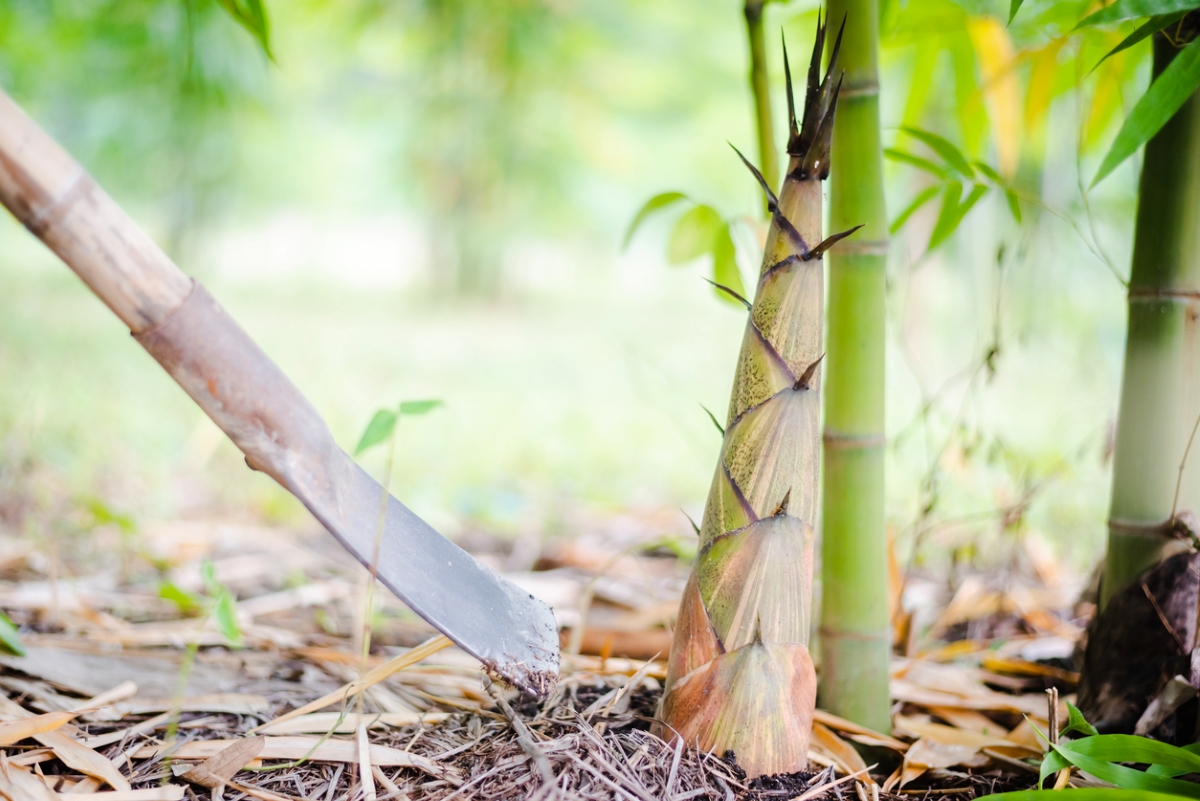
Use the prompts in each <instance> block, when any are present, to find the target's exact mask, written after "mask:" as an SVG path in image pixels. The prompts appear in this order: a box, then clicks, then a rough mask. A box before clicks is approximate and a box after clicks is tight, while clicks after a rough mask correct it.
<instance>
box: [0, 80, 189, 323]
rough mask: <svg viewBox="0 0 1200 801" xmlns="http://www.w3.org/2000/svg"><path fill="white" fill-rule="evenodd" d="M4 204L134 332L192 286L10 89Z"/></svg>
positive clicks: (0, 184)
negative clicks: (25, 110)
mask: <svg viewBox="0 0 1200 801" xmlns="http://www.w3.org/2000/svg"><path fill="white" fill-rule="evenodd" d="M0 203H3V204H4V206H5V207H6V208H7V209H8V210H9V211H11V212H12V213H13V215H14V216H15V217H16V218H17V219H18V220H20V221H21V223H22V224H23V225H24V226H25V227H26V228H28V229H29V231H30V232H31V233H33V235H34V236H36V237H37V238H38V239H41V240H42V241H43V242H45V243H46V246H47V247H49V248H50V249H51V250H53V251H54V252H55V253H57V254H58V256H59V258H61V259H62V260H63V261H64V262H66V264H67V266H68V267H70V268H71V269H72V270H74V271H75V274H76V275H78V276H79V277H80V278H82V279H83V282H84V283H85V284H87V285H88V286H89V287H90V288H91V290H92V291H93V292H95V293H96V295H97V296H99V298H100V299H101V300H103V301H104V302H105V304H107V305H108V307H109V308H110V309H112V310H113V312H114V313H116V315H117V316H118V317H120V318H121V319H122V320H123V321H124V322H125V324H126V325H127V326H129V329H130V330H131V331H132V332H133V333H135V334H137V333H140V332H142V331H146V330H148V329H150V328H153V327H154V326H156V325H157V324H158V323H160V322H162V321H163V320H164V319H166V317H167V316H169V315H170V313H171V312H172V311H174V310H175V309H177V308H178V307H179V306H180V305H181V304H182V303H183V301H184V299H185V298H187V296H188V293H189V292H190V291H191V288H192V281H191V279H190V278H188V277H187V276H186V275H184V274H183V272H181V271H180V269H179V268H178V267H176V266H175V264H174V263H173V262H172V261H171V260H170V259H169V258H168V257H167V254H165V253H163V252H162V250H161V249H160V248H159V247H158V245H156V244H154V242H153V241H152V240H151V239H150V237H149V236H147V235H146V232H145V231H143V230H142V229H141V228H139V227H138V225H137V223H135V222H134V221H133V220H132V219H131V218H130V217H129V215H127V214H126V213H125V212H124V211H122V210H121V207H120V206H118V205H117V204H116V202H115V201H114V200H113V199H112V198H111V197H109V196H108V195H107V194H106V193H105V192H104V190H103V189H101V188H100V187H99V185H97V184H96V182H95V181H94V180H92V177H91V176H90V175H88V174H87V171H85V170H84V169H83V167H81V166H80V165H79V163H78V162H76V161H75V160H74V159H73V158H71V157H70V156H69V155H68V154H67V152H66V151H64V150H63V149H62V148H61V147H59V146H58V144H57V143H56V142H55V141H54V140H53V139H51V138H50V136H49V135H48V134H47V133H46V132H45V131H43V130H42V129H41V128H40V127H39V126H38V124H37V123H36V122H34V121H33V120H31V119H30V118H29V116H28V115H26V114H25V112H24V111H22V110H21V107H20V106H18V105H17V104H16V103H15V102H13V100H12V98H10V97H9V96H8V95H7V94H5V93H4V91H3V90H0Z"/></svg>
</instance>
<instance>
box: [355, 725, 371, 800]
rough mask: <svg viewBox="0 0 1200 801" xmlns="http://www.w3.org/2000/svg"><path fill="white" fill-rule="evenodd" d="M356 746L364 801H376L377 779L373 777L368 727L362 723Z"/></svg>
mask: <svg viewBox="0 0 1200 801" xmlns="http://www.w3.org/2000/svg"><path fill="white" fill-rule="evenodd" d="M354 744H355V745H357V746H358V781H359V783H360V784H362V788H363V790H362V795H363V801H375V777H374V776H372V775H371V768H372V767H373V766H372V765H371V743H370V741H369V740H367V725H366V724H365V723H363V722H361V721H359V724H358V729H357V732H356V735H355V738H354Z"/></svg>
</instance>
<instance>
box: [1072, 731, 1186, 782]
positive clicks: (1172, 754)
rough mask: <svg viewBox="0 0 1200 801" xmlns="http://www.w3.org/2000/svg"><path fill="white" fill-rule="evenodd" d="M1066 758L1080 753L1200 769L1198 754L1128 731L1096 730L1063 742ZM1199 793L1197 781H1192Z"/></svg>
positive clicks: (1108, 759) (1113, 759) (1177, 767)
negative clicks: (1079, 737) (1080, 737)
mask: <svg viewBox="0 0 1200 801" xmlns="http://www.w3.org/2000/svg"><path fill="white" fill-rule="evenodd" d="M1063 745H1064V747H1065V748H1066V749H1067V750H1068V753H1067V754H1066V756H1067V758H1068V759H1070V758H1071V757H1072V755H1073V754H1083V755H1084V756H1087V757H1092V758H1094V759H1103V760H1105V761H1107V762H1139V763H1142V764H1146V765H1158V766H1161V767H1164V768H1170V769H1172V770H1181V771H1183V772H1184V773H1200V755H1198V754H1195V753H1192V752H1191V751H1186V750H1184V749H1182V748H1179V747H1178V746H1174V745H1170V744H1168V743H1162V742H1159V741H1158V740H1151V739H1150V738H1148V737H1136V736H1134V735H1132V734H1098V735H1095V736H1092V737H1084V738H1082V739H1080V740H1072V741H1071V742H1069V743H1065V744H1063ZM1193 786H1194V787H1195V788H1196V791H1197V793H1200V785H1193Z"/></svg>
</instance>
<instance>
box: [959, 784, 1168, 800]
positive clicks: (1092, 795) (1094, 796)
mask: <svg viewBox="0 0 1200 801" xmlns="http://www.w3.org/2000/svg"><path fill="white" fill-rule="evenodd" d="M1063 793H1068V794H1069V795H1067V796H1064V795H1063ZM984 799H987V801H1179V796H1177V795H1169V794H1167V793H1154V792H1149V791H1146V790H1120V789H1112V788H1109V787H1081V788H1078V789H1076V788H1072V789H1070V790H1017V791H1015V792H1011V793H994V794H992V795H985V796H980V801H984Z"/></svg>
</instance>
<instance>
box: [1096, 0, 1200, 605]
mask: <svg viewBox="0 0 1200 801" xmlns="http://www.w3.org/2000/svg"><path fill="white" fill-rule="evenodd" d="M1192 16H1193V17H1194V16H1196V15H1194V14H1193V15H1192ZM1177 52H1178V48H1177V46H1176V45H1172V44H1171V43H1170V42H1168V41H1167V39H1166V38H1165V37H1164V36H1163V35H1162V34H1155V35H1154V68H1153V73H1154V76H1155V77H1157V76H1158V75H1159V74H1161V73H1162V71H1163V70H1164V69H1166V67H1167V65H1168V64H1169V63H1170V62H1171V60H1172V59H1173V58H1174V57H1175V54H1176V53H1177ZM1198 413H1200V93H1198V94H1194V95H1193V96H1192V97H1191V98H1190V99H1189V100H1188V101H1187V102H1186V103H1184V105H1183V107H1182V108H1180V109H1179V111H1177V112H1176V113H1175V116H1174V117H1172V118H1171V120H1170V122H1168V123H1167V124H1166V125H1165V126H1163V128H1162V130H1160V131H1159V132H1158V134H1156V135H1155V136H1154V138H1153V139H1151V140H1150V141H1149V142H1148V143H1147V144H1146V155H1145V161H1144V163H1143V166H1142V175H1141V183H1140V185H1139V189H1138V213H1137V222H1136V227H1135V229H1134V245H1133V269H1132V272H1131V274H1130V279H1129V331H1128V334H1127V338H1126V343H1125V370H1124V377H1123V379H1122V385H1121V406H1120V412H1119V416H1118V418H1117V435H1116V450H1115V453H1114V457H1113V492H1112V506H1111V508H1110V511H1109V533H1108V553H1107V556H1106V557H1105V562H1104V577H1103V581H1102V584H1101V605H1102V606H1103V605H1104V604H1106V603H1107V602H1108V600H1109V599H1111V598H1112V597H1113V595H1114V594H1116V593H1117V592H1118V591H1119V590H1120V589H1121V588H1122V587H1123V586H1124V585H1126V584H1127V583H1128V582H1130V581H1131V580H1133V579H1134V578H1136V577H1137V576H1139V575H1140V574H1141V573H1142V572H1143V571H1145V570H1146V569H1147V568H1149V567H1151V566H1153V565H1154V564H1155V563H1156V562H1158V561H1159V560H1160V559H1161V558H1162V557H1163V555H1164V552H1165V551H1166V550H1169V549H1170V548H1171V544H1172V542H1173V540H1172V539H1171V535H1172V532H1173V531H1174V530H1175V529H1176V518H1177V517H1178V516H1179V515H1180V514H1181V513H1184V512H1192V513H1194V512H1196V511H1197V508H1198V507H1197V502H1198V501H1200V466H1197V464H1196V463H1197V459H1198V458H1200V456H1198V454H1196V453H1195V452H1194V450H1193V452H1192V453H1191V454H1190V456H1189V459H1188V463H1189V465H1188V467H1187V469H1186V470H1185V471H1184V473H1183V475H1182V480H1181V477H1180V464H1181V462H1182V461H1183V458H1184V451H1185V449H1186V448H1187V444H1188V437H1189V434H1190V433H1191V431H1192V427H1193V425H1194V423H1195V421H1196V416H1197V414H1198ZM1177 486H1178V499H1177V498H1176V487H1177ZM1193 525H1194V524H1193Z"/></svg>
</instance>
